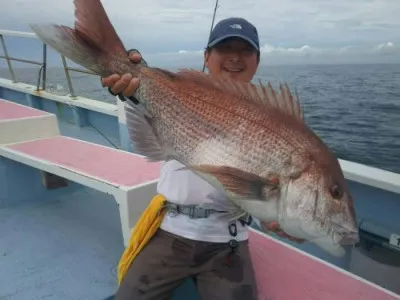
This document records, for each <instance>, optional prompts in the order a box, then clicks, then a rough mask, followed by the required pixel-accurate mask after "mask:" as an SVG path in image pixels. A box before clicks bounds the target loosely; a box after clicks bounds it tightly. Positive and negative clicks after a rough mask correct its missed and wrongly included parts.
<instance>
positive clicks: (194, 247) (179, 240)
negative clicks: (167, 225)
mask: <svg viewBox="0 0 400 300" xmlns="http://www.w3.org/2000/svg"><path fill="white" fill-rule="evenodd" d="M230 251H231V250H230V248H229V246H228V244H227V243H221V244H219V243H209V242H201V241H194V240H190V239H186V238H183V237H180V236H176V235H174V234H171V233H169V232H166V231H164V230H162V229H159V230H158V231H157V232H156V234H155V235H154V236H153V238H152V239H151V240H150V241H149V243H148V244H147V245H146V246H145V247H144V248H143V250H142V251H141V252H140V253H139V255H138V256H137V257H136V259H135V260H134V261H133V263H132V265H131V267H130V268H129V270H128V271H127V273H126V274H125V277H124V279H123V280H122V282H121V285H120V287H119V289H118V291H117V293H116V294H115V297H114V299H115V300H170V299H171V295H172V294H173V292H174V289H175V288H176V287H178V286H179V285H180V284H181V283H182V282H183V281H184V280H185V279H186V278H188V277H192V278H193V279H194V282H195V284H196V286H197V290H198V292H199V294H200V296H201V298H202V299H203V300H256V299H257V292H256V285H255V279H254V274H253V269H252V265H251V261H250V255H249V250H248V242H247V241H243V242H239V247H238V248H237V250H236V253H235V254H233V255H232V256H231V257H230V259H228V254H229V253H230ZM229 262H230V263H231V264H230V265H229V264H228V263H229ZM188 300H189V299H188Z"/></svg>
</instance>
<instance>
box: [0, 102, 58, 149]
mask: <svg viewBox="0 0 400 300" xmlns="http://www.w3.org/2000/svg"><path fill="white" fill-rule="evenodd" d="M59 134H60V132H59V128H58V122H57V118H56V116H55V115H54V114H50V113H48V112H45V111H42V110H38V109H35V108H31V107H28V106H25V105H21V104H18V103H15V102H11V101H7V100H4V99H1V98H0V145H4V144H10V143H16V142H21V141H26V140H34V139H39V138H45V137H53V136H57V135H59Z"/></svg>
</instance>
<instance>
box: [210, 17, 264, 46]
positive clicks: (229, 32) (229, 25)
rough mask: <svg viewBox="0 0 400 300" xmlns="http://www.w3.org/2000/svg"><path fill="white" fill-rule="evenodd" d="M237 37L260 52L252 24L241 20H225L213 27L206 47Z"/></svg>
mask: <svg viewBox="0 0 400 300" xmlns="http://www.w3.org/2000/svg"><path fill="white" fill-rule="evenodd" d="M230 37H239V38H242V39H244V40H245V41H247V42H249V43H250V44H251V45H252V46H253V47H254V48H255V49H256V50H257V51H259V50H260V45H259V40H258V32H257V29H256V27H254V25H253V24H251V23H250V22H248V21H247V20H245V19H243V18H227V19H224V20H222V21H220V22H218V24H217V25H215V27H214V29H213V30H212V32H211V34H210V38H209V40H208V44H207V45H208V47H213V46H215V45H216V44H218V43H219V42H221V41H223V40H225V39H227V38H230Z"/></svg>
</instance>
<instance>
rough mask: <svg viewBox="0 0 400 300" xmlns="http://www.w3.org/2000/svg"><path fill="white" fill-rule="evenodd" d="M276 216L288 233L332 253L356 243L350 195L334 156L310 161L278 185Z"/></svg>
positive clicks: (354, 220)
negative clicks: (278, 196) (279, 192)
mask: <svg viewBox="0 0 400 300" xmlns="http://www.w3.org/2000/svg"><path fill="white" fill-rule="evenodd" d="M278 203H279V206H280V207H279V209H278V210H279V212H278V216H279V217H278V219H279V224H280V226H281V228H282V229H283V230H284V231H285V232H286V233H287V234H289V235H292V236H294V237H297V238H302V239H306V240H308V241H310V242H312V243H314V244H316V245H317V246H319V247H320V248H322V249H323V250H325V251H327V252H328V253H330V254H332V255H334V256H343V255H344V254H345V250H344V246H350V245H355V244H356V243H357V242H358V238H359V236H358V226H357V221H356V214H355V210H354V203H353V198H352V195H351V193H350V191H349V189H348V187H347V185H346V181H345V178H344V175H343V173H342V170H341V168H340V165H339V162H338V161H337V159H334V158H333V157H332V156H331V157H330V159H329V162H328V163H327V162H326V161H325V162H324V163H319V162H318V161H312V162H310V164H309V165H308V167H307V168H306V169H305V170H304V171H303V172H298V173H297V174H296V175H295V176H291V177H290V176H289V179H288V180H287V182H286V184H284V185H283V186H282V187H281V194H280V199H279V201H278Z"/></svg>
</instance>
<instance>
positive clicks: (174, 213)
mask: <svg viewBox="0 0 400 300" xmlns="http://www.w3.org/2000/svg"><path fill="white" fill-rule="evenodd" d="M167 213H168V216H170V217H176V216H177V215H178V213H179V212H178V207H177V206H175V205H170V206H169V207H168V212H167Z"/></svg>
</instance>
